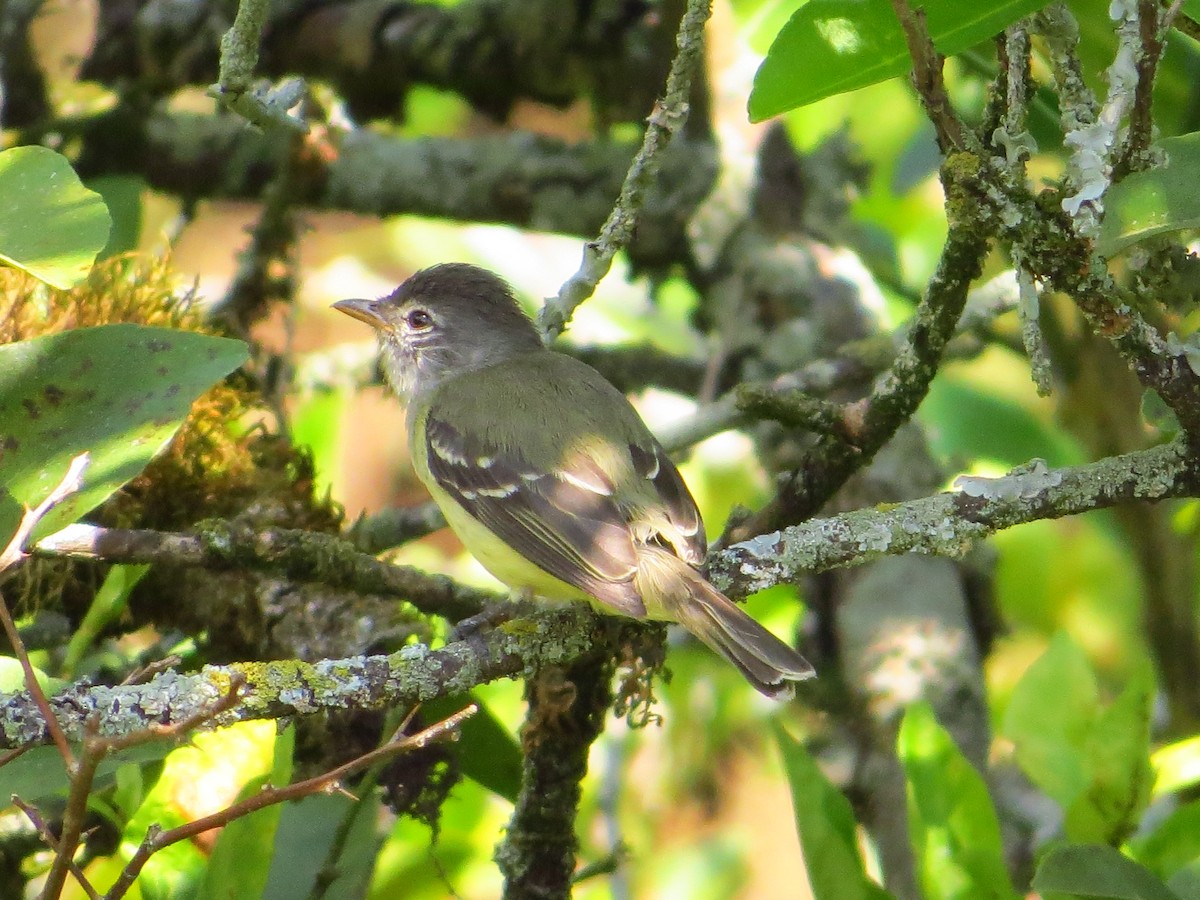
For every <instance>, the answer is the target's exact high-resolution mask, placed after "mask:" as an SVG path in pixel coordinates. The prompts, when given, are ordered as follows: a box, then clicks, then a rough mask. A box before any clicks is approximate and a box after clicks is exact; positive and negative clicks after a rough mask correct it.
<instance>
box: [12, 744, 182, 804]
mask: <svg viewBox="0 0 1200 900" xmlns="http://www.w3.org/2000/svg"><path fill="white" fill-rule="evenodd" d="M171 750H172V744H171V743H170V742H169V741H150V742H149V743H145V744H139V745H138V746H136V747H129V748H127V749H125V750H121V751H120V752H118V753H113V754H111V755H109V756H107V757H105V759H104V761H103V762H102V763H100V768H99V769H98V770H97V772H96V781H95V785H94V790H96V791H102V790H105V789H106V788H107V787H108V786H109V785H111V784H112V783H113V781H115V780H116V773H117V771H118V770H119V769H120V768H121V767H122V766H125V765H137V766H146V765H149V764H150V763H155V762H158V761H159V760H160V759H162V758H163V757H164V756H166V755H167V754H168V753H170V752H171ZM69 787H70V782H69V780H68V779H67V773H66V770H65V769H64V768H63V760H62V756H61V755H59V752H58V748H57V747H51V746H42V747H34V748H32V749H31V750H29V751H27V752H26V753H23V754H21V755H20V756H18V757H17V758H16V759H14V760H12V761H11V762H8V763H6V764H5V765H4V767H3V768H0V797H3V798H5V800H7V799H8V798H9V797H11V796H12V795H13V794H16V795H17V796H18V797H20V798H21V799H22V800H24V801H25V802H26V803H35V804H36V803H40V802H42V801H44V800H48V799H50V798H52V797H65V796H66V795H67V789H68V788H69Z"/></svg>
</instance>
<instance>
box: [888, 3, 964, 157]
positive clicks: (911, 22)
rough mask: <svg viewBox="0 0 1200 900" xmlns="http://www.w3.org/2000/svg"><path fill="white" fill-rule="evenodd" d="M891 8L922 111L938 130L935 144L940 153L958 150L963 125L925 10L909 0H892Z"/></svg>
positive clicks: (961, 140) (960, 145)
mask: <svg viewBox="0 0 1200 900" xmlns="http://www.w3.org/2000/svg"><path fill="white" fill-rule="evenodd" d="M892 9H893V10H894V11H895V13H896V18H897V19H898V20H899V21H900V28H901V29H902V30H903V31H904V40H905V42H906V43H907V44H908V54H909V56H911V57H912V62H913V86H914V87H916V89H917V94H918V95H919V96H920V97H921V102H922V104H923V105H924V106H925V113H926V115H927V116H929V121H931V122H932V123H933V127H934V130H935V131H937V140H938V147H940V148H941V151H942V153H949V152H950V151H951V150H961V149H962V148H963V146H964V144H963V126H962V123H961V122H960V121H959V120H958V117H957V116H956V115H955V114H954V107H953V106H952V105H951V104H950V97H949V96H948V95H947V94H946V82H945V80H944V79H943V77H942V65H943V63H944V62H945V57H944V56H942V55H941V54H940V53H938V52H937V49H936V48H935V47H934V46H933V40H932V39H931V38H930V37H929V29H928V28H927V27H926V26H925V10H924V9H918V10H916V11H914V10H913V9H912V7H910V6H909V5H908V0H892Z"/></svg>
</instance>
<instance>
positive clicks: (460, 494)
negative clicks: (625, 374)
mask: <svg viewBox="0 0 1200 900" xmlns="http://www.w3.org/2000/svg"><path fill="white" fill-rule="evenodd" d="M425 442H426V447H425V449H426V453H427V461H428V466H429V470H430V472H431V474H432V475H433V477H434V479H435V480H436V482H437V484H438V486H439V487H441V489H442V490H444V491H445V492H446V493H447V494H449V495H450V497H451V498H453V500H454V501H455V502H456V503H458V505H459V506H461V507H462V508H463V509H464V510H466V511H467V513H469V514H470V515H471V516H473V517H474V518H475V519H477V520H478V521H479V522H481V523H482V524H483V525H485V526H486V527H487V528H488V529H489V530H491V531H492V533H494V534H495V535H496V536H497V537H499V538H500V539H501V540H503V541H504V543H505V544H507V545H508V546H509V547H511V548H512V549H513V550H515V551H516V552H517V553H519V554H521V555H522V556H523V557H525V558H526V559H528V560H529V561H530V562H532V563H534V564H535V565H537V566H538V567H539V568H541V569H544V570H545V571H546V572H549V573H550V574H551V575H553V576H554V577H555V578H558V579H560V580H561V581H565V582H566V583H567V584H570V585H572V586H574V587H576V588H578V589H580V590H582V591H584V592H585V593H587V594H589V595H591V596H593V597H595V598H596V599H597V600H599V601H601V602H602V603H605V604H607V605H608V606H611V607H612V608H613V609H615V610H617V611H618V612H622V613H624V614H625V615H629V616H636V617H641V616H644V615H645V613H646V609H645V606H644V604H643V603H642V600H641V597H640V596H639V594H638V591H637V588H636V587H635V586H634V583H633V577H634V574H635V573H636V572H637V563H638V555H637V550H636V548H635V547H634V535H633V532H632V530H631V529H630V525H629V522H628V520H627V518H626V515H625V512H624V511H623V510H622V509H621V507H620V506H618V504H617V502H616V501H615V499H614V497H613V493H614V486H613V483H612V481H611V480H610V478H609V477H608V476H607V475H606V474H605V472H604V470H603V469H602V468H601V467H600V465H599V464H598V463H597V462H596V460H595V459H594V458H593V457H592V456H590V455H588V454H587V453H575V454H567V455H565V457H564V458H563V459H562V460H561V461H560V462H559V464H558V465H556V466H555V467H554V470H553V471H551V472H539V471H537V470H536V469H535V468H534V467H533V466H532V465H530V463H529V462H528V461H527V460H525V459H524V458H523V457H522V456H521V454H520V451H519V450H517V449H514V448H511V447H501V446H491V445H489V444H488V443H487V442H486V440H485V439H474V438H471V439H469V438H467V437H465V436H464V435H463V434H462V433H460V432H459V431H458V430H457V429H455V428H454V427H453V426H452V425H450V424H448V423H447V422H446V421H444V420H443V419H440V418H439V417H438V416H437V414H436V411H435V410H431V411H430V412H429V414H428V415H427V417H426V420H425Z"/></svg>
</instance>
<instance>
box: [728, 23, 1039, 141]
mask: <svg viewBox="0 0 1200 900" xmlns="http://www.w3.org/2000/svg"><path fill="white" fill-rule="evenodd" d="M914 5H916V4H914ZM1044 5H1045V3H1044V2H1042V0H977V2H974V3H963V2H961V0H926V2H925V3H922V4H921V6H923V7H924V9H925V17H926V26H927V27H928V29H929V34H930V36H931V37H932V38H933V43H934V46H936V47H937V49H938V51H939V52H941V53H942V54H944V55H946V56H953V55H954V54H955V53H960V52H962V51H963V50H966V49H967V48H969V47H972V46H974V45H975V44H978V43H980V42H981V41H985V40H987V39H988V38H990V37H992V36H993V35H995V34H997V33H999V32H1001V31H1003V30H1004V29H1005V28H1006V27H1007V26H1009V25H1011V24H1012V23H1013V22H1016V21H1017V20H1018V19H1020V18H1021V17H1022V16H1026V15H1028V14H1029V13H1032V12H1034V11H1036V10H1038V9H1040V8H1041V7H1042V6H1044ZM911 67H912V60H911V59H910V58H909V55H908V45H907V44H906V43H905V40H904V34H903V32H902V31H901V29H900V23H899V22H898V21H897V19H896V14H895V13H894V12H893V11H892V5H891V3H890V2H889V0H810V2H808V3H806V4H804V5H803V6H802V7H800V9H798V10H797V11H796V12H795V13H794V14H793V15H792V17H791V19H789V20H788V23H787V25H785V26H784V27H783V30H782V31H780V32H779V35H778V36H777V37H776V38H775V42H774V43H773V44H772V45H771V49H770V50H769V51H768V53H767V57H766V59H764V60H763V63H762V66H760V67H759V70H758V73H757V74H756V75H755V76H754V88H753V90H752V91H751V92H750V120H751V121H752V122H761V121H762V120H763V119H769V118H771V116H777V115H779V114H780V113H783V112H787V111H788V110H789V109H795V108H796V107H797V106H804V105H805V104H808V103H813V102H815V101H817V100H821V99H824V98H825V97H831V96H833V95H834V94H841V93H845V92H846V91H853V90H856V89H858V88H861V87H866V86H867V85H869V84H875V83H876V82H879V81H886V80H887V79H889V78H895V77H896V76H897V75H903V74H904V73H905V72H907V71H908V70H909V69H910V68H911Z"/></svg>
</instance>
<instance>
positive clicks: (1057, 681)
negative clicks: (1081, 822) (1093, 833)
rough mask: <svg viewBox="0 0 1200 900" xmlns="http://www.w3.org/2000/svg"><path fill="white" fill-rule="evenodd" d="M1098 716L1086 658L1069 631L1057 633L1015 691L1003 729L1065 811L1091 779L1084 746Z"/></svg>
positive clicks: (1030, 771)
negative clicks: (1072, 639) (1068, 635)
mask: <svg viewBox="0 0 1200 900" xmlns="http://www.w3.org/2000/svg"><path fill="white" fill-rule="evenodd" d="M1098 712H1099V688H1098V687H1097V685H1096V676H1095V675H1094V674H1093V673H1092V670H1091V668H1090V667H1089V666H1088V662H1087V659H1086V658H1085V657H1084V655H1083V652H1082V651H1081V650H1080V649H1079V648H1078V647H1077V646H1075V644H1074V643H1073V642H1072V641H1071V640H1070V638H1068V637H1067V635H1066V634H1065V633H1061V632H1060V633H1059V634H1056V635H1055V636H1054V639H1053V640H1052V641H1051V642H1050V646H1049V648H1047V650H1046V652H1045V653H1043V654H1042V656H1041V657H1040V658H1039V659H1038V660H1037V661H1035V662H1034V663H1033V665H1031V666H1030V667H1029V669H1028V671H1026V673H1025V675H1024V676H1023V677H1022V678H1021V680H1020V681H1019V682H1018V683H1017V686H1016V688H1014V690H1013V695H1012V699H1011V700H1010V701H1009V705H1008V710H1007V711H1006V713H1005V716H1004V724H1003V727H1002V729H1001V730H1002V732H1003V734H1004V736H1005V737H1007V738H1008V739H1009V740H1010V741H1012V742H1013V744H1014V745H1015V747H1016V756H1017V762H1018V763H1020V765H1021V768H1022V769H1023V770H1024V771H1025V774H1027V775H1028V776H1029V777H1030V779H1032V781H1033V783H1034V784H1036V785H1037V786H1038V787H1040V788H1041V789H1042V790H1043V791H1045V792H1046V793H1047V794H1049V795H1050V797H1052V798H1053V799H1054V800H1057V801H1058V802H1059V803H1060V804H1062V806H1063V807H1064V808H1066V807H1069V806H1070V805H1071V804H1072V803H1074V802H1075V800H1076V799H1078V797H1079V796H1080V795H1081V794H1082V793H1083V792H1084V791H1085V790H1086V789H1087V786H1088V784H1089V782H1090V780H1091V773H1090V772H1089V771H1088V762H1087V757H1086V753H1085V749H1084V748H1085V745H1086V744H1087V741H1088V738H1089V735H1090V734H1091V729H1092V723H1093V722H1094V721H1095V719H1096V716H1097V714H1098Z"/></svg>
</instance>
